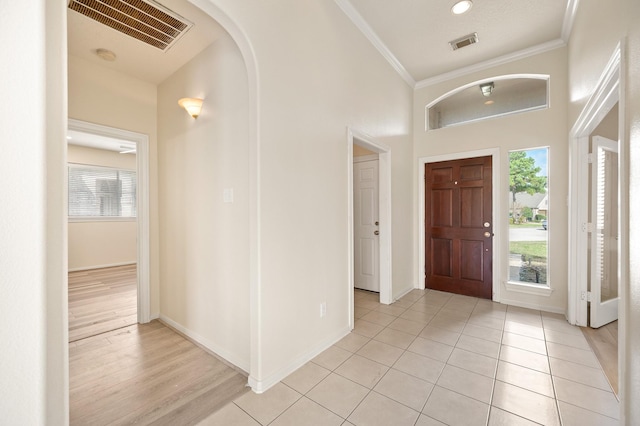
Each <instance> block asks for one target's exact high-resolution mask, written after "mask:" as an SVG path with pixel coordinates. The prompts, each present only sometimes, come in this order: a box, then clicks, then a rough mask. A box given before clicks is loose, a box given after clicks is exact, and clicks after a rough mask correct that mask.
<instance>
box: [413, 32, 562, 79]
mask: <svg viewBox="0 0 640 426" xmlns="http://www.w3.org/2000/svg"><path fill="white" fill-rule="evenodd" d="M566 45H567V43H565V42H564V40H562V39H556V40H553V41H550V42H547V43H542V44H539V45H537V46H533V47H530V48H528V49H523V50H519V51H517V52H514V53H509V54H508V55H503V56H499V57H497V58H494V59H490V60H488V61H484V62H478V63H477V64H473V65H470V66H468V67H463V68H458V69H456V70H454V71H450V72H447V73H443V74H440V75H436V76H434V77H431V78H427V79H425V80H421V81H419V82H417V83H416V84H415V86H414V87H415V90H418V89H424V88H425V87H429V86H431V85H434V84H438V83H442V82H444V81H448V80H452V79H454V78H457V77H462V76H464V75H467V74H471V73H473V72H477V71H483V70H486V69H488V68H492V67H496V66H499V65H504V64H507V63H509V62H513V61H517V60H519V59H524V58H527V57H529V56H534V55H539V54H541V53H544V52H548V51H551V50H555V49H558V48H560V47H565V46H566Z"/></svg>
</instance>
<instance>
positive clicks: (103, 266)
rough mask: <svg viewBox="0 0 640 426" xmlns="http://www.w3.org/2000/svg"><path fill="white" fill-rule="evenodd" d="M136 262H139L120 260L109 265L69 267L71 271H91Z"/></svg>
mask: <svg viewBox="0 0 640 426" xmlns="http://www.w3.org/2000/svg"><path fill="white" fill-rule="evenodd" d="M136 263H138V262H136V261H135V260H134V261H133V262H120V263H109V264H107V265H94V266H83V267H80V268H73V269H69V272H78V271H89V270H91V269H102V268H113V267H116V266H126V265H135V264H136Z"/></svg>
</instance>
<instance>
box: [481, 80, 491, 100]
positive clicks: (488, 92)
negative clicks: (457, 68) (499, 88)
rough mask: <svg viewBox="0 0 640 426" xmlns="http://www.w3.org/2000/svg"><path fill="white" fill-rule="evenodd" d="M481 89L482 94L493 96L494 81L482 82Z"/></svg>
mask: <svg viewBox="0 0 640 426" xmlns="http://www.w3.org/2000/svg"><path fill="white" fill-rule="evenodd" d="M480 91H481V92H482V95H483V96H485V97H487V98H488V97H489V96H491V92H493V81H492V82H491V83H485V84H481V85H480Z"/></svg>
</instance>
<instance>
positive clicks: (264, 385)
mask: <svg viewBox="0 0 640 426" xmlns="http://www.w3.org/2000/svg"><path fill="white" fill-rule="evenodd" d="M350 332H351V330H349V327H345V328H344V329H342V330H340V331H339V332H338V333H336V334H334V335H333V336H332V337H330V338H328V339H326V340H324V341H323V342H322V343H320V344H319V345H317V346H316V347H315V348H313V349H312V350H310V351H309V352H306V353H304V354H302V355H301V356H299V357H298V358H296V359H294V360H293V361H292V362H291V363H290V364H289V365H287V366H286V367H284V368H282V369H280V370H279V371H277V372H276V373H274V374H272V375H271V376H269V377H267V378H266V379H264V380H257V379H256V378H255V377H253V376H251V375H250V376H249V386H251V389H252V390H253V391H254V392H255V393H263V392H266V391H267V390H269V388H271V387H272V386H274V385H276V384H277V383H278V382H280V381H281V380H282V379H284V378H285V377H287V376H288V375H289V374H291V373H293V372H294V371H296V370H297V369H298V368H300V367H302V366H303V365H305V364H306V363H307V362H309V361H311V360H312V359H313V358H315V357H316V356H318V355H320V354H321V353H322V352H324V351H325V350H327V349H328V348H329V347H331V346H332V345H333V344H334V343H336V342H338V341H339V340H340V339H342V338H343V337H344V336H346V335H347V334H349V333H350Z"/></svg>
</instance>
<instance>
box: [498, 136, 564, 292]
mask: <svg viewBox="0 0 640 426" xmlns="http://www.w3.org/2000/svg"><path fill="white" fill-rule="evenodd" d="M548 157H549V148H536V149H527V150H518V151H511V152H510V153H509V214H508V218H509V259H508V264H509V282H512V283H522V284H530V285H535V286H545V287H546V286H548V282H549V281H548V277H547V275H548V274H547V272H548V253H549V229H550V227H552V226H553V224H552V223H551V222H550V221H549V187H548V172H547V170H548V167H547V164H548Z"/></svg>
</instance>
